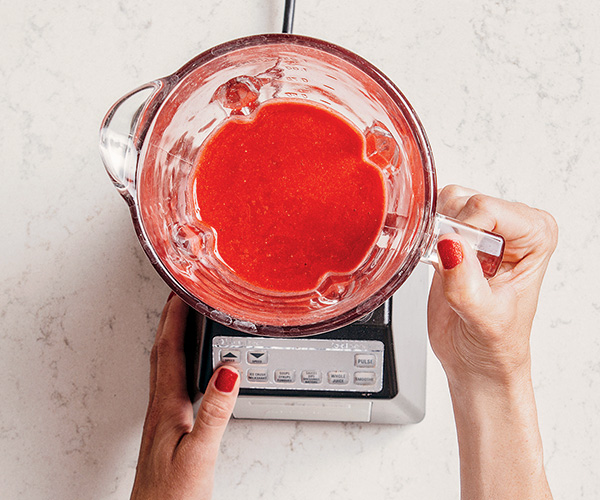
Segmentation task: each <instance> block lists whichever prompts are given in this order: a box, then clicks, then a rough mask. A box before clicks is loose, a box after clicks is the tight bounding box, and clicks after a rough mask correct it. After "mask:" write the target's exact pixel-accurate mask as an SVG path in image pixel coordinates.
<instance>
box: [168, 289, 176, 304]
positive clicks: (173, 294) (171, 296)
mask: <svg viewBox="0 0 600 500" xmlns="http://www.w3.org/2000/svg"><path fill="white" fill-rule="evenodd" d="M174 296H175V292H174V291H172V290H171V293H170V294H169V298H168V299H167V302H169V300H171V299H172V298H173V297H174Z"/></svg>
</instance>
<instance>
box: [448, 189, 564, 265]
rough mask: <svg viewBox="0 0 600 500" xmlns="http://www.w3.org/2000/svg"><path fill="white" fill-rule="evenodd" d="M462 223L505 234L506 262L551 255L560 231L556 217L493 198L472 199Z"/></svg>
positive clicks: (462, 217)
mask: <svg viewBox="0 0 600 500" xmlns="http://www.w3.org/2000/svg"><path fill="white" fill-rule="evenodd" d="M457 219H458V220H461V221H463V222H466V223H468V224H471V225H473V226H476V227H480V228H482V229H487V230H488V231H493V232H495V233H499V234H501V235H502V236H503V237H504V239H505V240H506V243H507V245H506V253H505V259H508V260H510V261H513V262H514V261H519V260H522V259H523V258H524V257H526V256H527V255H529V254H547V257H548V258H549V257H550V254H551V253H552V251H553V250H554V248H555V247H556V241H557V228H556V222H555V221H554V219H553V218H552V216H551V215H550V214H548V213H546V212H543V211H541V210H537V209H534V208H531V207H529V206H527V205H525V204H524V203H514V202H509V201H505V200H501V199H499V198H493V197H491V196H485V195H482V194H476V195H473V196H471V197H470V198H469V199H468V200H467V202H466V203H465V205H464V206H463V208H462V209H461V211H460V213H459V214H458V216H457Z"/></svg>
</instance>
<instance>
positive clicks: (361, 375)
mask: <svg viewBox="0 0 600 500" xmlns="http://www.w3.org/2000/svg"><path fill="white" fill-rule="evenodd" d="M376 380H377V376H376V375H375V372H356V373H354V383H355V384H356V385H375V381H376Z"/></svg>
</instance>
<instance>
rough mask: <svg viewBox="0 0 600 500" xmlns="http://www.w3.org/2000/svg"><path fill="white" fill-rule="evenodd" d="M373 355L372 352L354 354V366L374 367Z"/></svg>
mask: <svg viewBox="0 0 600 500" xmlns="http://www.w3.org/2000/svg"><path fill="white" fill-rule="evenodd" d="M375 364H376V362H375V355H374V354H355V355H354V366H356V368H375Z"/></svg>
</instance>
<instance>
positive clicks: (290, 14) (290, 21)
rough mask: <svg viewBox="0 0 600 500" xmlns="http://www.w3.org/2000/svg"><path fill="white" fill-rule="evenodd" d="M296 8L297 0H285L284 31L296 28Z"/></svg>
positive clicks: (288, 31)
mask: <svg viewBox="0 0 600 500" xmlns="http://www.w3.org/2000/svg"><path fill="white" fill-rule="evenodd" d="M294 10H296V0H285V7H284V10H283V28H282V30H281V31H282V33H291V32H292V30H293V29H294Z"/></svg>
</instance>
